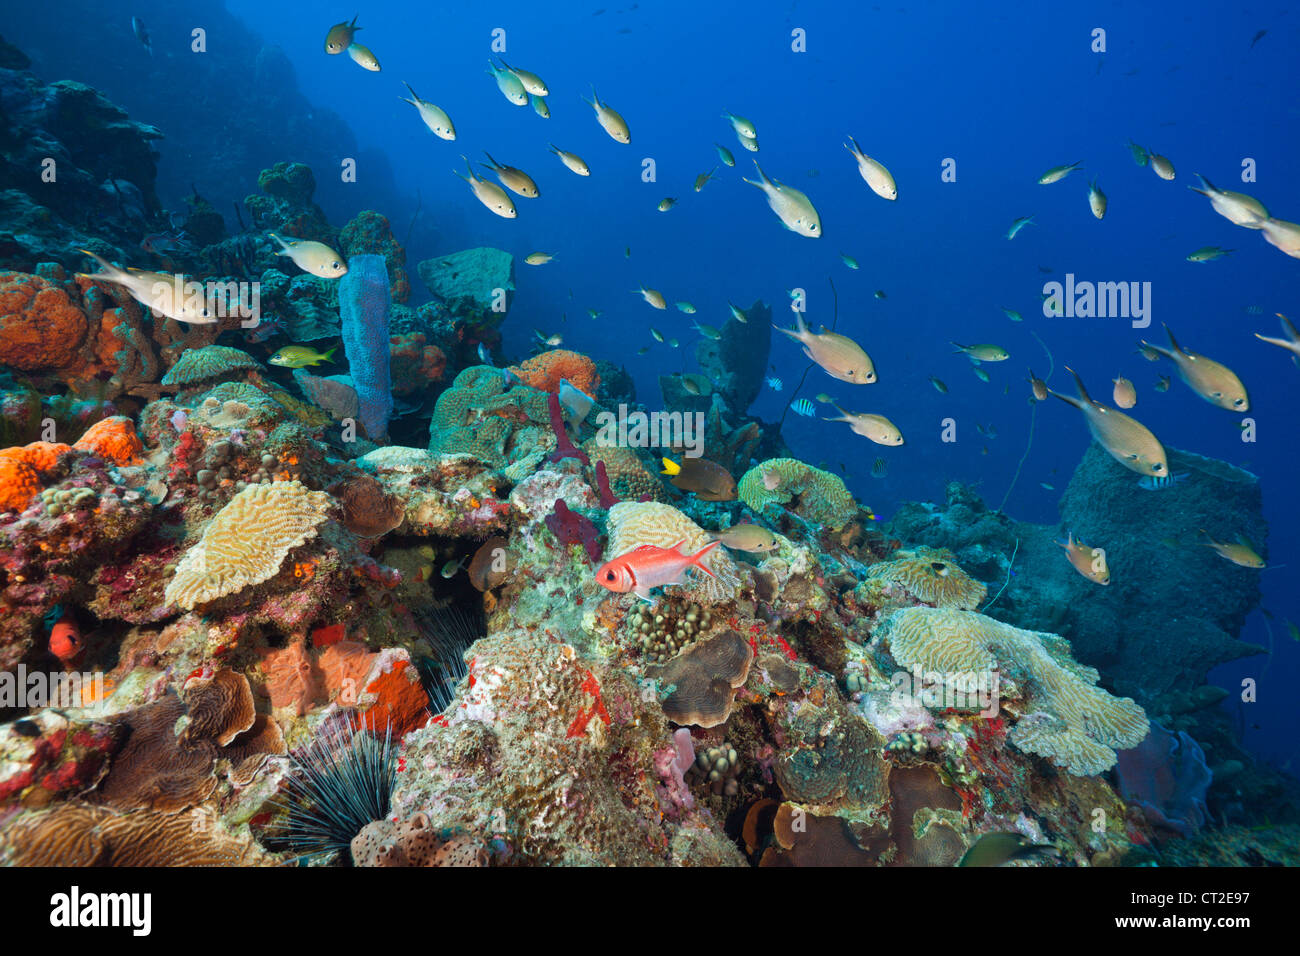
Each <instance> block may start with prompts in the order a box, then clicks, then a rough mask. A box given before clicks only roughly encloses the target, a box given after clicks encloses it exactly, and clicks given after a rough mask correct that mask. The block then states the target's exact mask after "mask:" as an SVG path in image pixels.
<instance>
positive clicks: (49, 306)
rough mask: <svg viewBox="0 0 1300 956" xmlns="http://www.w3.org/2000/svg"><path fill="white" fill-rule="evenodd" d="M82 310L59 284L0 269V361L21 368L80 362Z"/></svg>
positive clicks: (51, 368) (40, 368)
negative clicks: (0, 270)
mask: <svg viewBox="0 0 1300 956" xmlns="http://www.w3.org/2000/svg"><path fill="white" fill-rule="evenodd" d="M87 328H88V322H87V319H86V313H85V312H83V311H82V310H81V309H80V308H78V307H77V306H76V305H75V304H74V303H73V301H72V299H71V298H69V296H68V293H67V292H65V291H64V290H63V289H61V288H60V287H59V286H57V285H54V284H52V283H50V282H47V281H46V280H45V279H42V278H41V277H40V276H34V275H28V274H27V273H25V272H0V365H8V366H10V367H11V368H16V369H19V370H20V371H24V372H37V371H60V370H66V369H68V368H69V367H71V366H76V365H79V364H81V362H80V359H79V357H78V354H77V352H78V350H79V349H80V348H81V346H82V344H83V343H84V342H85V340H86V333H87Z"/></svg>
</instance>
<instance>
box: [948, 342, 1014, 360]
mask: <svg viewBox="0 0 1300 956" xmlns="http://www.w3.org/2000/svg"><path fill="white" fill-rule="evenodd" d="M948 344H949V345H952V346H954V347H955V348H956V349H957V351H958V352H965V353H966V354H967V355H969V356H970V357H971V358H973V359H975V360H976V361H979V362H1005V361H1006V360H1007V359H1009V358H1010V357H1011V355H1010V353H1008V352H1007V350H1006V349H1004V348H1003V347H1002V346H1000V345H958V344H957V343H956V342H949V343H948Z"/></svg>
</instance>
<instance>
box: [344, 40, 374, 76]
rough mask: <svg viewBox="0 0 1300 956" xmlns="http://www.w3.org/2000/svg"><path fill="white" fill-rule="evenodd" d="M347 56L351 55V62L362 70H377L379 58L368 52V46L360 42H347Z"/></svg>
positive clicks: (372, 71)
mask: <svg viewBox="0 0 1300 956" xmlns="http://www.w3.org/2000/svg"><path fill="white" fill-rule="evenodd" d="M348 56H350V57H352V62H353V63H355V64H356V65H357V66H359V67H361V68H362V69H363V70H369V71H370V72H371V73H378V72H379V59H378V57H376V56H375V55H374V54H373V53H371V52H370V49H369V48H368V47H364V46H362V45H361V44H360V43H349V44H348Z"/></svg>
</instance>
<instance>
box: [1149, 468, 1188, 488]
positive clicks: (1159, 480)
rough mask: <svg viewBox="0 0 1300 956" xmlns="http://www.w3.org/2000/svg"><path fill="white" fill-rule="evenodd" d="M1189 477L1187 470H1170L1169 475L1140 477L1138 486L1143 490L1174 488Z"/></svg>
mask: <svg viewBox="0 0 1300 956" xmlns="http://www.w3.org/2000/svg"><path fill="white" fill-rule="evenodd" d="M1186 477H1187V472H1185V471H1179V472H1170V473H1169V474H1167V475H1146V476H1144V477H1142V478H1139V479H1138V483H1137V486H1138V487H1139V488H1141V489H1142V490H1143V491H1162V490H1164V489H1165V488H1172V487H1173V486H1174V485H1176V484H1177V483H1178V482H1180V481H1182V480H1183V479H1185V478H1186Z"/></svg>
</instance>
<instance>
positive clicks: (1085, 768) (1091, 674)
mask: <svg viewBox="0 0 1300 956" xmlns="http://www.w3.org/2000/svg"><path fill="white" fill-rule="evenodd" d="M887 624H888V636H889V651H890V653H891V654H892V655H893V657H894V660H896V661H897V662H898V663H899V664H900V665H902V666H903V667H913V666H920V667H923V668H925V669H926V670H928V671H937V672H940V673H942V674H947V675H950V679H953V680H956V679H957V675H969V674H989V673H991V672H993V671H994V670H1000V671H1001V672H1002V673H1003V674H1004V675H1006V676H1010V677H1011V678H1012V679H1013V680H1015V681H1017V682H1018V683H1020V685H1021V690H1022V692H1023V693H1025V695H1026V697H1027V698H1028V702H1029V705H1030V706H1031V707H1032V712H1030V713H1026V714H1023V715H1022V716H1021V717H1020V718H1019V719H1018V720H1017V721H1016V724H1015V726H1014V727H1012V729H1011V732H1010V734H1009V738H1008V739H1009V740H1010V741H1011V742H1012V743H1013V744H1015V745H1016V746H1017V747H1019V748H1020V749H1021V750H1024V751H1027V752H1029V753H1034V754H1038V755H1039V756H1040V757H1046V758H1047V759H1049V760H1051V761H1052V763H1054V764H1056V765H1057V766H1058V767H1061V768H1063V769H1064V770H1066V771H1068V772H1069V773H1073V774H1078V775H1079V776H1089V775H1092V774H1098V773H1103V772H1105V771H1106V770H1109V769H1110V768H1111V767H1113V766H1115V761H1116V756H1115V751H1116V750H1123V749H1126V748H1128V747H1134V746H1136V745H1137V744H1139V743H1141V741H1142V739H1143V738H1144V737H1146V735H1147V731H1148V730H1149V729H1150V728H1149V724H1148V723H1147V717H1146V714H1145V713H1144V712H1143V710H1142V708H1141V707H1139V706H1138V705H1137V704H1136V703H1134V702H1133V701H1132V700H1131V699H1130V698H1128V697H1113V696H1111V695H1110V694H1109V693H1107V692H1106V691H1105V690H1103V689H1102V688H1100V687H1098V686H1096V682H1097V679H1098V674H1097V672H1096V671H1095V670H1094V669H1093V668H1091V667H1087V666H1085V665H1083V664H1079V663H1077V662H1076V661H1075V660H1074V659H1073V658H1072V657H1071V656H1070V645H1069V643H1068V642H1067V641H1065V640H1064V639H1063V638H1061V637H1058V636H1057V635H1055V634H1047V633H1044V632H1041V631H1022V630H1020V629H1019V628H1016V627H1012V626H1011V625H1010V624H1003V623H1002V622H1001V621H995V620H993V618H991V617H985V616H984V615H983V614H977V613H975V612H973V611H959V610H955V609H953V608H931V607H910V608H904V609H902V610H900V611H895V612H894V613H893V614H892V615H891V616H890V618H889V619H888V622H887ZM1004 696H1006V694H1005V693H1004Z"/></svg>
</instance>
